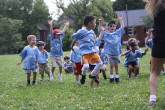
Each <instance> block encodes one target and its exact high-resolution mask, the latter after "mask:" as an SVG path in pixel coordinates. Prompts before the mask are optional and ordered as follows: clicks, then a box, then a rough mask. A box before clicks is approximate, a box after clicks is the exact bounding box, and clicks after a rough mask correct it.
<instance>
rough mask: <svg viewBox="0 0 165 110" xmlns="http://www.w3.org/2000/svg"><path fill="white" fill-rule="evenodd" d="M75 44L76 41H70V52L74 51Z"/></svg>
mask: <svg viewBox="0 0 165 110" xmlns="http://www.w3.org/2000/svg"><path fill="white" fill-rule="evenodd" d="M75 43H76V41H72V44H71V46H70V48H71V49H72V51H75V50H74V49H73V47H74V45H75Z"/></svg>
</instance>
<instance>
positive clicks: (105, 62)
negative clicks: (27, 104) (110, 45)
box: [100, 50, 108, 64]
mask: <svg viewBox="0 0 165 110" xmlns="http://www.w3.org/2000/svg"><path fill="white" fill-rule="evenodd" d="M107 57H108V55H107V54H105V52H104V50H103V51H102V53H101V55H100V59H101V61H102V62H103V64H108V60H107Z"/></svg>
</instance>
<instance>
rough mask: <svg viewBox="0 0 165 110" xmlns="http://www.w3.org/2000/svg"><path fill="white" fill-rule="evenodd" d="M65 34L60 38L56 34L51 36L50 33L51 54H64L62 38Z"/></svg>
mask: <svg viewBox="0 0 165 110" xmlns="http://www.w3.org/2000/svg"><path fill="white" fill-rule="evenodd" d="M64 36H65V34H62V35H61V37H60V39H56V38H55V37H54V35H52V36H51V34H49V39H50V48H51V49H50V56H56V57H59V56H62V55H63V50H62V39H63V38H64Z"/></svg>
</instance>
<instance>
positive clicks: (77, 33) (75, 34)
mask: <svg viewBox="0 0 165 110" xmlns="http://www.w3.org/2000/svg"><path fill="white" fill-rule="evenodd" d="M80 35H81V32H80V30H78V31H77V32H76V33H74V34H73V35H72V36H71V38H72V39H73V40H74V41H78V40H79V37H80Z"/></svg>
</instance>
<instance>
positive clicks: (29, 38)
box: [27, 35, 36, 42]
mask: <svg viewBox="0 0 165 110" xmlns="http://www.w3.org/2000/svg"><path fill="white" fill-rule="evenodd" d="M32 39H36V36H35V35H28V36H27V41H28V42H30V41H31V40H32Z"/></svg>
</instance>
